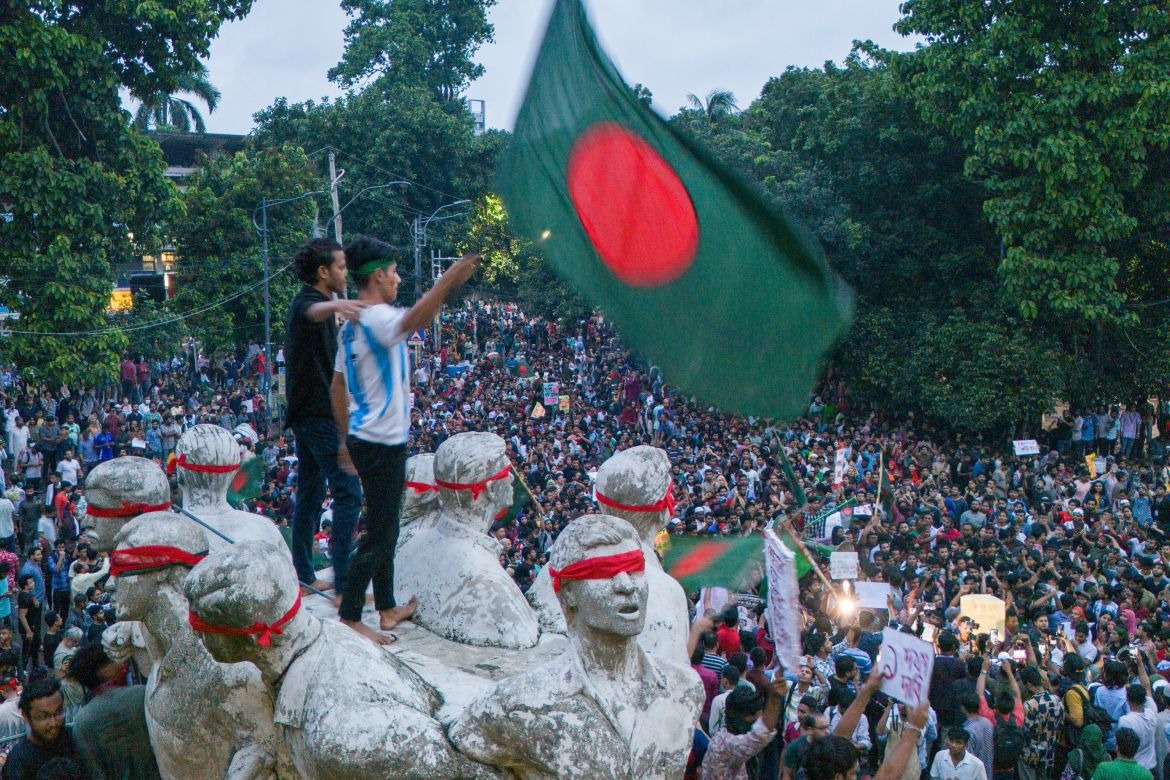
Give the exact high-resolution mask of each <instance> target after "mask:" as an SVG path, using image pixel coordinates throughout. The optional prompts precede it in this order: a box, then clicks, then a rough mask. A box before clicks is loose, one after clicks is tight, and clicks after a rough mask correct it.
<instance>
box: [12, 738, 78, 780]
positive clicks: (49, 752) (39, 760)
mask: <svg viewBox="0 0 1170 780" xmlns="http://www.w3.org/2000/svg"><path fill="white" fill-rule="evenodd" d="M57 757H61V758H71V759H73V760H74V761H76V762H77V765H78V766H79V767H81V770H82V772H85V764H84V763H83V762H82V759H81V755H80V754H79V753H78V752H77V743H75V742H74V741H73V735H72V734H70V733H69V729H64V730H62V732H61V738H60V739H58V740H57V742H56V744H53V745H45V746H41V745H35V744H33V743H32V742H30V741H29V739H28V737H25V738H24V739H22V740H20V742H17V743H16V747H14V748H12V752H11V753H9V754H8V761H7V763H5V764H4V780H36V778H37V774H38V773H39V772H40V771H41V767H43V766H44V765H45V764H47V763H49V761H50V760H52V759H54V758H57ZM85 776H86V777H89V775H88V774H86V775H85Z"/></svg>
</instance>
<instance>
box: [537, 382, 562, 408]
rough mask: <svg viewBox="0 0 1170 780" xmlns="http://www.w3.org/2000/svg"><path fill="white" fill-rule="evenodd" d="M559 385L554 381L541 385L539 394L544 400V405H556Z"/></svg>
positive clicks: (559, 390)
mask: <svg viewBox="0 0 1170 780" xmlns="http://www.w3.org/2000/svg"><path fill="white" fill-rule="evenodd" d="M560 392H561V386H560V385H559V384H558V383H556V382H545V383H544V384H543V385H542V387H541V392H540V395H541V397H542V400H543V401H544V405H545V406H556V405H557V396H559V395H560Z"/></svg>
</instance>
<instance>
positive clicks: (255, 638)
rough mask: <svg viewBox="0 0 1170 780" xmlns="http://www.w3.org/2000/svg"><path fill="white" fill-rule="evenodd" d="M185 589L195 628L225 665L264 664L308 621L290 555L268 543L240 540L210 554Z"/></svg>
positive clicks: (302, 629) (208, 647)
mask: <svg viewBox="0 0 1170 780" xmlns="http://www.w3.org/2000/svg"><path fill="white" fill-rule="evenodd" d="M183 591H184V593H185V594H186V596H187V602H188V604H189V605H190V609H191V627H192V628H194V629H195V631H196V632H198V633H199V634H201V637H202V639H203V645H204V646H205V647H206V648H207V651H208V652H209V653H211V655H212V657H213V658H215V660H217V661H219V662H221V663H229V664H230V663H239V662H241V661H252V662H253V663H257V665H258V666H260V665H261V664H260V663H259V662H260V661H261V660H262V659H263V658H264V656H266V655H271V654H272V653H273V651H274V650H276V649H277V648H280V647H282V646H284V645H286V644H288V643H289V642H290V641H291V638H292V637H295V636H296V635H297V634H299V633H301V632H303V631H304V626H305V622H304V621H307V620H309V617H308V615H307V613H305V612H304V611H302V610H301V609H300V608H299V605H300V583H298V582H297V574H296V571H295V570H294V569H293V567H292V564H291V563H289V560H288V556H287V555H285V554H284V551H282V550H278V549H277V548H276V547H274V546H273V545H271V544H266V543H264V542H252V541H248V542H238V543H236V544H233V545H228V546H227V547H224V548H222V549H219V550H216V551H215V552H213V553H211V554H210V555H208V556H207V557H206V558H204V559H203V560H202V561H201V562H200V563H199V564H198V565H197V566H195V568H193V569H192V570H191V573H190V574H188V575H187V579H186V581H185V582H184V584H183ZM263 668H264V667H263V666H261V669H262V670H263Z"/></svg>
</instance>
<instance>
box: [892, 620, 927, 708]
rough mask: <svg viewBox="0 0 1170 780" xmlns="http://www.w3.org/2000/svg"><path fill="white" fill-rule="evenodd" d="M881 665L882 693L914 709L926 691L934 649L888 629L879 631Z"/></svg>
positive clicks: (899, 632) (915, 638)
mask: <svg viewBox="0 0 1170 780" xmlns="http://www.w3.org/2000/svg"><path fill="white" fill-rule="evenodd" d="M878 663H879V664H881V675H882V687H881V691H882V693H885V694H888V695H890V696H893V697H894V698H895V699H897V700H898V701H900V702H904V703H905V704H907V705H909V706H911V707H917V706H918V705H919V703H921V702H922V700H923V699H925V698H926V694H927V692H928V691H929V690H930V675H931V673H932V672H933V671H934V648H933V647H931V645H930V642H924V641H922V640H921V639H919V638H918V637H916V636H914V635H913V634H904V633H902V632H901V631H897V630H895V629H892V628H889V627H887V628H884V629H882V651H881V654H880V655H879V656H878Z"/></svg>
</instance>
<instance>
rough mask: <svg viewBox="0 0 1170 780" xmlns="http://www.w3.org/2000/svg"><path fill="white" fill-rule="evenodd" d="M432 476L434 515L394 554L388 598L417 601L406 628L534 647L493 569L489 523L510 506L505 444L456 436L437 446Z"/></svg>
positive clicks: (531, 624)
mask: <svg viewBox="0 0 1170 780" xmlns="http://www.w3.org/2000/svg"><path fill="white" fill-rule="evenodd" d="M433 469H434V484H435V487H436V489H437V493H438V498H439V513H438V516H437V517H436V518H435V519H434V520H433V522H430V523H425V524H422V525H420V526H419V528H418V529H417V530H416V531H414V532H412V534H411V535H410V538H409V539H408V541H407V542H406V543H404V544H403V545H400V546H399V548H398V553H397V555H395V557H394V588H395V592H396V593H398V594H400V597H401V596H406V595H415V594H417V596H418V610H417V611H416V612H415V613H414V616H413V617H412V618H411V620H413V621H414V622H415V623H417V624H418V625H420V626H423V627H424V628H426V629H428V630H430V631H432V632H434V633H436V634H438V635H439V636H442V637H444V638H446V639H450V640H452V641H454V642H459V643H462V644H469V645H479V646H484V647H504V648H513V649H523V648H529V647H533V646H534V645H536V643H537V641H538V640H539V638H540V628H539V626H538V625H537V622H536V615H535V613H534V612H533V611H532V608H531V607H529V605H528V602H527V601H526V600H525V598H524V594H523V593H522V592H521V591H520V588H519V587H518V586H517V585H516V583H515V581H514V580H513V579H512V578H511V577H510V576H509V575H508V573H507V571H505V570H504V568H503V567H502V566H501V565H500V555H501V553H502V548H501V546H500V544H499V542H497V541H496V540H495V539H493V538H491V537H490V536H488V529H489V528H491V526H492V523H493V522H494V521H495V519H496V517H497V516H498V515H499V514H500V513H501V512H502V511H506V510H507V509H508V507H510V506H511V505H512V471H511V463H510V462H509V461H508V456H507V454H506V452H505V449H504V440H503V439H501V438H500V437H499V436H496V435H495V434H493V433H460V434H456V435H455V436H452V437H451V438H450V439H447V440H446V441H444V442H443V443H442V444H441V445H439V448H438V451H437V452H436V453H435V458H434V465H433ZM413 492H414V491H413V490H412V489H408V490H407V491H406V493H407V495H410V494H411V493H413ZM424 492H425V491H424Z"/></svg>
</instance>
